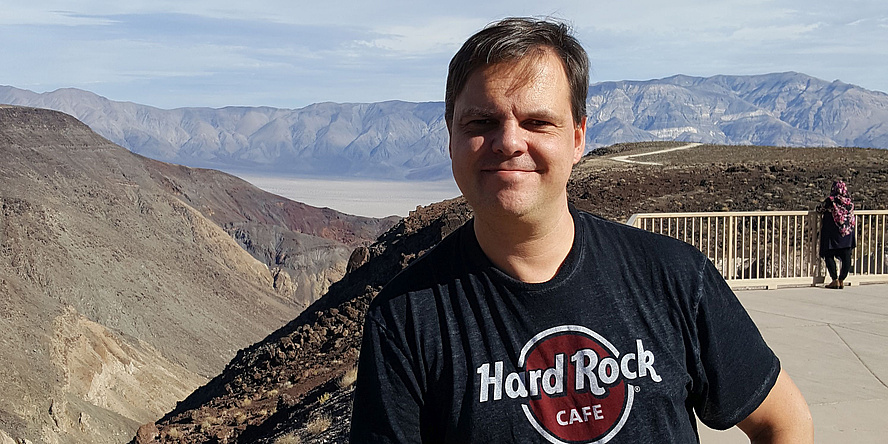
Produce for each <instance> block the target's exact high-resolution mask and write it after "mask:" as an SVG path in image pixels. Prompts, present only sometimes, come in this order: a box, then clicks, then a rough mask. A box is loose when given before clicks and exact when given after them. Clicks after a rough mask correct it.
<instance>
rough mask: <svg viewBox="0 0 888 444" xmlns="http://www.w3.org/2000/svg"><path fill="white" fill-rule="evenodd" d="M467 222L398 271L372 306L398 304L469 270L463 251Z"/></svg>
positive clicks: (450, 280) (444, 283) (448, 281)
mask: <svg viewBox="0 0 888 444" xmlns="http://www.w3.org/2000/svg"><path fill="white" fill-rule="evenodd" d="M467 225H468V224H466V225H463V226H461V227H459V228H458V229H456V230H455V231H454V232H453V233H450V234H449V235H447V236H445V237H444V239H442V240H441V241H440V242H439V243H438V244H437V245H435V246H434V247H432V248H431V249H429V250H428V251H427V252H425V253H424V254H422V255H421V256H420V257H419V258H417V259H415V260H414V261H413V262H411V263H410V265H408V266H407V267H406V268H404V269H403V270H401V271H400V272H399V273H398V274H396V275H395V277H393V278H392V279H391V280H390V281H389V282H388V283H387V284H385V286H384V287H383V289H382V291H381V292H380V293H379V295H377V296H376V298H374V300H373V302H372V304H371V307H373V306H379V305H381V304H392V303H398V302H397V301H398V300H403V299H405V298H407V297H409V295H411V294H422V293H426V292H429V291H430V290H432V289H433V288H435V287H437V286H440V285H447V284H448V283H450V282H452V281H453V280H455V279H457V277H458V275H459V274H460V273H461V272H463V271H464V270H465V263H466V261H467V260H468V259H467V258H465V257H464V254H463V243H464V242H465V239H463V236H465V235H466V233H465V232H466V230H468V229H470V227H467Z"/></svg>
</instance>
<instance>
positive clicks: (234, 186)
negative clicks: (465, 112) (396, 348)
mask: <svg viewBox="0 0 888 444" xmlns="http://www.w3.org/2000/svg"><path fill="white" fill-rule="evenodd" d="M0 177H2V181H0V326H2V328H0V360H2V362H3V365H2V366H0V442H6V441H4V440H6V438H9V439H15V440H17V442H18V441H20V440H28V441H29V442H35V443H38V442H45V443H63V444H64V443H84V442H90V443H121V442H126V441H127V440H129V439H130V438H131V437H132V435H133V433H135V430H136V428H137V427H138V425H139V424H143V423H145V422H150V421H153V420H155V419H156V418H158V417H160V416H161V415H162V414H163V412H166V411H169V410H170V409H172V408H173V407H174V405H175V403H176V401H178V400H181V399H183V398H185V396H187V395H188V394H189V393H191V392H192V391H193V390H194V389H195V388H197V387H198V386H200V385H201V384H204V383H206V381H207V380H208V378H209V377H211V376H212V375H215V374H218V373H219V371H221V370H222V368H223V366H224V365H225V363H226V362H228V361H230V360H231V358H232V357H233V356H234V355H235V352H236V351H237V350H238V349H241V348H243V347H245V346H247V345H249V344H252V343H255V342H256V341H257V340H260V339H261V338H263V337H264V336H266V335H267V334H268V333H269V332H271V331H274V330H275V329H277V328H279V327H281V326H282V325H284V324H285V323H286V322H287V321H289V320H291V319H293V317H294V316H296V315H297V314H298V313H299V312H300V311H301V310H302V309H303V308H304V307H305V306H306V305H308V304H309V303H311V302H312V301H313V300H314V299H315V298H316V296H317V295H319V294H321V293H323V292H325V291H326V290H327V287H328V286H329V284H330V283H331V282H334V281H337V280H339V278H340V277H341V276H342V274H344V273H345V269H346V261H347V258H348V256H349V254H350V253H351V251H352V250H353V249H354V247H355V246H358V245H362V244H364V243H365V242H369V240H371V239H375V238H376V237H377V236H378V235H379V233H380V232H382V231H384V230H385V229H387V228H388V227H390V226H391V225H392V224H393V223H394V222H393V221H391V220H389V221H379V220H374V219H367V218H356V217H352V216H347V215H344V214H341V213H336V212H334V211H331V210H326V209H317V208H311V207H307V206H304V205H301V204H297V203H294V202H290V201H287V200H285V199H283V198H280V197H278V196H273V195H270V194H268V193H265V192H263V191H261V190H259V189H257V188H255V187H252V186H251V185H249V184H247V183H246V182H243V181H241V180H239V179H236V178H234V177H231V176H228V175H225V174H222V173H218V172H211V171H203V170H195V169H191V168H186V167H179V166H174V165H168V164H163V163H160V162H157V161H153V160H149V159H147V158H144V157H141V156H138V155H135V154H133V153H131V152H129V151H127V150H126V149H123V148H121V147H119V146H117V145H114V144H112V143H111V142H109V141H108V140H106V139H104V138H102V137H100V136H98V135H97V134H95V133H94V132H93V131H91V130H90V129H89V128H88V127H87V126H86V125H84V124H82V123H80V122H78V121H77V120H75V119H74V118H72V117H71V116H68V115H65V114H61V113H58V112H54V111H48V110H39V109H33V108H22V107H9V106H0ZM239 243H240V244H242V245H243V246H244V247H246V248H247V249H248V250H249V252H248V251H245V249H244V248H242V247H241V245H239ZM251 253H252V255H251ZM257 258H259V259H260V260H257Z"/></svg>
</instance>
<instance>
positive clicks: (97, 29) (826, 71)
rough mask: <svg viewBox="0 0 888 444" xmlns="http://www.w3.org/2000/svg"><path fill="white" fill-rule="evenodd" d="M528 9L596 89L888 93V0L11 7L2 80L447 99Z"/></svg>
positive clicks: (167, 95) (233, 99) (253, 100)
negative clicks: (464, 46) (631, 85)
mask: <svg viewBox="0 0 888 444" xmlns="http://www.w3.org/2000/svg"><path fill="white" fill-rule="evenodd" d="M540 5H544V6H540ZM513 15H532V16H552V17H557V18H560V19H563V20H565V21H567V22H569V23H571V24H572V25H573V26H574V28H575V30H576V33H577V36H578V37H579V38H580V40H581V41H582V43H583V44H584V46H585V47H586V48H587V50H588V51H589V54H590V58H591V61H592V67H593V72H592V79H591V80H592V82H593V83H594V82H601V81H609V80H648V79H653V78H661V77H667V76H671V75H674V74H687V75H693V76H710V75H716V74H735V75H743V74H763V73H769V72H781V71H798V72H803V73H805V74H809V75H812V76H815V77H819V78H822V79H824V80H828V81H831V80H835V79H839V80H842V81H844V82H847V83H853V84H856V85H859V86H862V87H864V88H867V89H872V90H878V91H888V75H886V74H885V73H886V72H888V2H885V0H865V1H854V0H844V1H842V2H838V1H835V0H828V1H827V0H806V1H802V0H789V1H768V0H728V1H712V0H710V1H691V0H672V1H668V2H665V1H662V0H624V1H613V0H609V1H599V0H587V1H582V2H579V1H557V0H556V1H547V2H539V1H534V2H529V1H523V0H522V1H510V2H505V1H485V2H482V1H477V0H474V1H464V0H457V1H453V2H446V1H441V0H437V1H435V2H425V1H385V2H381V1H375V0H367V1H361V2H358V1H355V2H342V1H336V0H321V1H318V0H313V1H311V2H304V1H298V0H297V1H294V0H254V1H250V2H246V1H243V0H237V1H231V0H196V1H188V0H175V1H165V0H156V1H151V2H148V1H132V0H117V1H114V2H105V1H96V0H77V1H74V2H72V1H70V0H38V1H22V0H14V1H13V0H0V48H2V50H0V60H2V63H0V85H10V86H14V87H17V88H23V89H29V90H32V91H37V92H45V91H52V90H55V89H57V88H63V87H75V88H81V89H86V90H89V91H93V92H95V93H97V94H100V95H103V96H105V97H108V98H109V99H112V100H119V101H131V102H136V103H142V104H146V105H152V106H157V107H160V108H175V107H183V106H210V107H222V106H229V105H248V106H274V107H281V108H298V107H302V106H305V105H308V104H310V103H316V102H324V101H332V102H377V101H383V100H395V99H397V100H408V101H438V100H443V96H444V94H443V89H444V79H445V75H446V74H445V70H446V67H447V63H448V62H449V60H450V57H451V56H452V55H453V53H454V52H455V51H456V50H457V49H458V47H459V45H460V44H461V43H462V41H463V40H464V39H465V38H466V37H468V36H469V35H470V34H472V33H473V32H475V31H476V30H478V29H480V28H481V27H483V26H484V25H485V24H487V23H489V22H491V21H494V20H496V19H499V18H502V17H506V16H513Z"/></svg>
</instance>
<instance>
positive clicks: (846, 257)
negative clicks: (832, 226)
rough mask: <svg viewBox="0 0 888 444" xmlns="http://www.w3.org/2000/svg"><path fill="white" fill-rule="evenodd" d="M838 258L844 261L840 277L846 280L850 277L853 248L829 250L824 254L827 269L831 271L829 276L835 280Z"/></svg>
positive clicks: (841, 279)
mask: <svg viewBox="0 0 888 444" xmlns="http://www.w3.org/2000/svg"><path fill="white" fill-rule="evenodd" d="M836 259H839V261H841V262H842V270H841V271H840V272H839V276H838V279H839V280H840V281H844V280H845V278H846V277H848V271H849V270H851V249H850V248H837V249H834V250H827V252H826V255H824V256H823V260H824V261H826V271H827V272H829V277H831V278H832V279H833V280H836Z"/></svg>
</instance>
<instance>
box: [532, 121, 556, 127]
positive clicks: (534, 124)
mask: <svg viewBox="0 0 888 444" xmlns="http://www.w3.org/2000/svg"><path fill="white" fill-rule="evenodd" d="M528 124H529V125H530V126H535V127H541V126H550V125H552V123H551V122H548V121H545V120H531V121H530V122H528Z"/></svg>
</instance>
